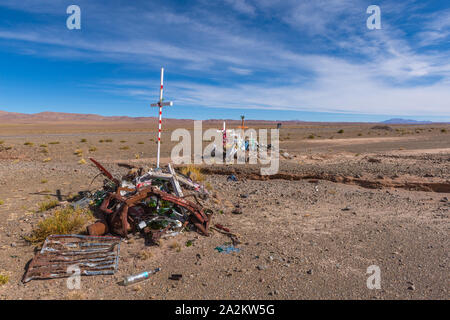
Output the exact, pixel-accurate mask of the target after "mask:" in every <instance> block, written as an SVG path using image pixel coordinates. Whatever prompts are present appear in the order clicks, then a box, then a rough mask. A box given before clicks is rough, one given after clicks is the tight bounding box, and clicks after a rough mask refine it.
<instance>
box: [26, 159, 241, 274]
mask: <svg viewBox="0 0 450 320" xmlns="http://www.w3.org/2000/svg"><path fill="white" fill-rule="evenodd" d="M90 160H91V161H92V162H93V163H94V164H95V165H96V166H97V168H98V169H99V170H100V174H102V175H103V176H105V177H106V179H105V180H104V182H103V188H102V189H100V190H97V191H95V192H90V191H88V192H81V193H80V197H79V199H78V200H77V201H74V202H73V203H72V206H73V207H74V208H78V207H79V208H83V207H90V208H91V209H94V211H95V214H96V216H97V217H98V220H97V221H96V222H95V223H94V224H91V225H90V226H88V227H87V232H88V234H89V235H87V236H84V235H50V236H49V237H48V238H47V239H46V240H45V242H44V245H43V247H42V249H41V250H40V252H38V253H37V254H36V255H35V257H34V258H33V260H32V261H31V262H30V264H29V265H28V268H27V271H26V273H25V275H24V277H23V279H22V281H23V282H24V283H25V282H28V281H30V280H33V279H48V278H61V277H68V276H70V272H69V271H68V270H69V269H67V268H69V267H70V266H73V265H76V266H77V267H79V268H80V274H81V275H102V274H103V275H105V274H114V273H115V271H117V268H118V257H119V248H120V241H121V238H128V236H129V234H130V233H140V234H141V235H143V237H144V239H145V243H146V244H147V245H158V244H159V239H160V238H161V237H170V236H176V235H178V234H180V233H181V232H182V231H183V230H186V229H189V230H196V231H197V232H199V233H200V234H202V235H205V236H208V235H209V231H208V230H209V228H210V226H209V225H210V222H211V215H212V211H211V210H207V209H204V208H203V206H202V205H201V203H200V201H199V199H200V200H207V199H208V197H209V193H208V191H207V190H206V189H205V188H204V187H203V186H202V185H200V184H198V183H196V182H194V181H193V180H191V179H190V178H189V177H188V176H184V175H182V174H180V173H177V172H175V170H174V169H173V168H172V166H171V165H170V164H169V165H168V167H167V172H163V170H161V169H159V168H158V169H147V170H145V169H144V168H136V167H133V166H130V165H126V164H122V165H121V166H126V167H128V169H131V170H130V171H129V172H128V173H127V174H126V175H125V176H123V177H122V178H121V179H120V180H119V179H117V178H115V177H113V175H112V174H111V173H110V172H109V171H108V170H106V169H105V168H104V167H103V166H102V165H101V164H100V163H99V162H97V161H96V160H94V159H92V158H90ZM119 165H120V164H119ZM100 174H99V175H100ZM97 176H98V175H97ZM97 176H96V177H97ZM96 177H95V178H96ZM95 178H94V179H95ZM181 185H182V186H183V188H184V190H185V192H186V191H191V193H190V194H187V195H184V192H183V189H182V188H181ZM188 197H192V198H193V200H194V201H195V202H193V201H191V200H187V199H186V198H188ZM218 226H220V225H218ZM220 227H221V226H220ZM211 228H213V229H215V230H218V229H217V228H214V227H213V226H212V227H211ZM224 229H226V228H223V227H222V229H220V230H219V231H221V232H223V233H226V234H228V235H229V236H230V237H231V238H232V239H234V240H236V238H235V235H234V234H232V233H230V232H229V230H225V231H224ZM107 234H108V235H107ZM117 236H119V237H117Z"/></svg>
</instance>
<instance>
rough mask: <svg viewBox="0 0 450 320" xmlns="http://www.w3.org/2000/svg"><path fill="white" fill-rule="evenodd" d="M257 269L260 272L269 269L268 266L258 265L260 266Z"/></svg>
mask: <svg viewBox="0 0 450 320" xmlns="http://www.w3.org/2000/svg"><path fill="white" fill-rule="evenodd" d="M256 269H258V270H265V269H267V266H264V265H258V266H257V267H256Z"/></svg>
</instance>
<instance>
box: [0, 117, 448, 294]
mask: <svg viewBox="0 0 450 320" xmlns="http://www.w3.org/2000/svg"><path fill="white" fill-rule="evenodd" d="M339 128H340V127H326V128H323V127H322V126H320V127H319V126H318V127H317V128H315V127H314V126H308V127H307V128H302V127H299V128H297V127H292V128H289V127H288V128H286V129H285V130H284V131H282V135H281V138H282V141H281V148H282V149H283V150H285V151H287V152H288V153H289V155H290V157H289V158H290V159H285V158H283V157H281V159H280V161H281V164H280V172H279V174H278V175H277V176H274V177H271V178H270V179H266V178H262V177H260V176H259V175H258V172H259V170H258V169H259V168H258V167H249V166H245V167H242V166H237V165H232V166H212V167H205V168H204V172H205V176H206V182H207V183H208V184H210V185H211V187H212V189H213V193H214V197H212V198H211V200H210V201H209V202H208V205H210V206H211V207H212V209H213V210H214V211H215V214H214V216H213V221H214V222H215V223H221V224H223V225H225V226H227V227H229V228H230V229H231V230H232V231H234V232H236V233H238V234H239V235H240V237H241V239H242V242H243V243H242V245H241V246H240V248H241V252H240V253H237V254H224V253H218V252H217V251H215V250H214V248H215V247H216V246H218V245H222V244H223V243H225V242H227V241H228V239H227V237H225V236H224V235H222V234H219V233H217V232H215V233H213V235H212V236H210V237H202V236H199V235H197V234H196V233H193V232H186V233H184V234H183V235H181V236H179V237H177V238H175V239H170V240H164V241H163V242H162V245H161V246H160V247H145V245H144V241H143V239H140V238H132V239H131V240H129V241H127V242H124V243H123V246H122V249H121V255H120V262H119V272H118V273H117V274H116V275H114V276H104V277H100V276H99V277H83V278H82V290H75V291H70V290H68V289H67V288H66V282H65V280H64V279H63V280H45V281H31V282H30V283H28V284H26V285H23V284H21V283H20V279H21V277H22V275H23V272H24V267H25V265H26V263H27V262H28V261H29V260H30V259H31V258H32V257H33V251H34V247H33V246H30V245H28V244H26V243H25V242H23V241H22V240H21V239H22V236H24V235H27V234H29V233H30V231H31V229H32V228H33V227H34V226H35V225H36V223H37V222H38V221H39V220H41V219H43V218H44V217H45V216H48V215H49V214H51V213H50V212H47V213H36V210H37V205H38V204H39V203H40V202H41V201H43V200H45V199H46V197H51V198H56V194H57V192H56V191H57V190H60V193H61V195H62V196H63V198H64V196H66V195H68V194H70V193H72V194H73V193H76V192H78V191H80V190H86V189H87V188H88V187H89V184H90V182H91V180H92V178H93V177H94V176H95V175H96V174H97V169H96V168H94V167H92V166H91V165H79V164H78V163H77V162H78V161H79V159H80V157H78V156H77V155H74V150H75V149H78V148H81V149H83V157H87V156H93V157H95V158H96V159H97V160H99V161H102V162H104V163H105V165H106V166H107V167H108V168H109V169H111V171H113V172H114V173H116V174H119V173H125V172H126V170H125V169H124V168H119V167H118V166H117V165H116V164H115V163H117V162H120V161H122V162H132V163H134V164H146V165H149V164H151V163H153V162H154V157H155V154H154V151H155V148H154V141H149V137H148V136H146V135H145V133H142V132H139V133H137V132H122V133H120V132H119V133H115V134H114V135H112V134H108V133H98V134H89V136H84V135H83V134H80V135H76V134H74V135H72V134H71V135H60V136H58V135H57V136H54V135H52V136H49V137H45V136H36V135H27V134H24V135H15V136H10V137H5V138H1V139H0V140H4V143H3V144H1V146H3V148H4V147H5V146H12V148H11V149H9V150H5V149H2V151H0V163H1V170H0V200H2V201H3V202H4V204H2V205H0V216H1V217H2V219H1V221H0V246H1V248H2V249H3V250H1V251H0V271H5V272H8V273H9V274H10V280H9V282H8V283H7V284H5V285H3V286H0V297H1V298H3V299H257V298H258V299H315V298H318V299H330V298H336V299H372V298H374V299H410V298H417V299H448V298H449V293H448V288H449V282H448V279H449V277H448V275H449V272H448V267H449V266H448V247H449V244H450V243H449V237H448V234H449V227H450V225H449V208H450V202H449V201H448V198H450V191H449V184H450V174H449V173H450V151H449V146H450V135H449V134H448V133H442V132H441V131H440V130H441V128H440V127H437V128H435V129H433V130H431V127H430V126H428V127H427V126H418V128H420V129H422V130H420V132H419V133H415V132H416V129H417V128H416V127H408V126H403V127H401V128H402V130H404V131H402V132H405V131H410V132H412V133H411V134H406V135H402V134H401V133H399V132H396V131H393V132H387V136H386V137H385V133H384V132H381V136H380V137H379V134H380V132H379V131H378V130H371V129H370V126H361V125H355V126H354V127H345V133H344V135H343V136H342V137H341V136H340V139H337V137H336V136H338V134H335V133H336V131H337V130H338V129H339ZM442 128H444V127H442ZM448 129H449V128H448V126H447V130H448ZM429 130H431V131H429ZM311 131H314V132H315V133H316V135H320V136H322V138H315V139H307V138H305V137H306V135H307V134H308V133H310V132H311ZM368 132H371V135H372V136H373V135H376V136H377V137H376V138H372V137H371V138H367V135H368ZM359 133H363V134H364V136H363V137H359V136H358V135H357V134H359ZM331 135H334V137H333V139H329V138H330V136H331ZM82 138H86V139H87V142H83V143H81V142H80V140H81V139H82ZM108 138H111V139H112V140H113V141H112V142H105V141H104V142H99V141H100V140H105V139H108ZM363 139H365V140H363ZM28 141H29V142H32V143H34V145H32V146H30V145H27V146H25V145H24V143H25V142H28ZM52 141H53V142H55V141H58V142H59V143H58V144H49V142H52ZM120 141H126V142H120ZM163 141H168V135H166V137H165V140H164V136H163ZM139 142H143V143H142V144H140V143H139ZM40 144H46V145H47V147H46V148H45V149H47V150H48V152H47V153H42V149H44V147H39V145H40ZM172 145H173V144H172V143H167V144H166V143H163V151H164V154H165V155H166V156H168V154H169V151H170V148H171V146H172ZM93 146H95V147H96V149H97V150H96V151H93V152H89V151H88V148H89V147H93ZM123 146H128V147H129V148H128V149H125V148H122V147H123ZM120 148H122V149H120ZM136 154H138V155H139V158H140V159H136V156H135V155H136ZM46 158H51V160H50V161H48V162H43V159H46ZM230 173H234V174H235V175H236V176H237V177H238V178H239V181H237V182H228V181H227V179H226V178H227V175H228V174H230ZM44 180H47V181H46V182H43V181H44ZM99 186H101V179H98V180H96V181H95V182H94V184H93V185H92V186H91V188H96V187H99ZM63 200H64V199H63ZM236 208H238V209H239V210H240V211H241V212H242V214H233V213H232V211H235V209H236ZM187 240H194V245H193V246H191V247H186V246H185V243H186V241H187ZM174 242H176V243H178V244H179V246H180V247H181V250H179V251H178V250H174V249H172V248H173V247H175V246H174V245H173V243H174ZM142 252H147V253H148V255H149V256H150V257H148V258H147V259H143V258H142V256H143V255H142ZM370 265H378V266H379V267H380V269H381V287H382V289H381V290H369V289H368V288H367V287H366V280H367V277H368V276H369V275H367V274H366V270H367V267H368V266H370ZM156 267H161V268H162V271H161V272H160V273H159V274H156V275H155V276H154V278H153V279H151V280H149V281H147V282H144V283H141V284H138V285H136V286H132V287H121V286H119V285H118V284H117V282H119V281H120V280H121V279H122V278H123V276H124V275H128V274H131V273H136V272H140V271H143V270H146V269H152V268H156ZM171 273H181V274H183V280H181V281H173V280H169V279H168V276H169V275H170V274H171Z"/></svg>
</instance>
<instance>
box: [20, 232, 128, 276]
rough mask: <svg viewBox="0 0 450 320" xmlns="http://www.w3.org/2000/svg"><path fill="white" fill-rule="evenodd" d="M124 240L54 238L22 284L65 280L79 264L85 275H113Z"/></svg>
mask: <svg viewBox="0 0 450 320" xmlns="http://www.w3.org/2000/svg"><path fill="white" fill-rule="evenodd" d="M119 251H120V238H118V237H109V236H102V237H96V236H84V235H51V236H49V237H47V239H46V240H45V242H44V245H43V246H42V249H41V251H40V252H39V253H37V254H36V256H35V257H34V258H33V260H32V261H31V262H30V265H29V266H28V270H27V272H26V273H25V274H24V276H23V278H22V282H24V283H25V282H28V281H30V280H34V279H51V278H65V277H69V276H70V275H72V273H68V272H67V268H68V267H70V266H74V265H77V266H78V268H79V269H80V274H81V275H86V276H92V275H108V274H109V275H111V274H114V272H116V271H117V268H118V264H119Z"/></svg>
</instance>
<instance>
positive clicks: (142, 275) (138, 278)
mask: <svg viewBox="0 0 450 320" xmlns="http://www.w3.org/2000/svg"><path fill="white" fill-rule="evenodd" d="M158 271H161V268H156V269H155V270H150V271H144V272H141V273H139V274H135V275H132V276H128V277H125V279H123V285H124V286H128V285H130V284H133V283H136V282H140V281H144V280H147V279H148V278H149V277H150V275H151V274H153V273H156V272H158Z"/></svg>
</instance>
